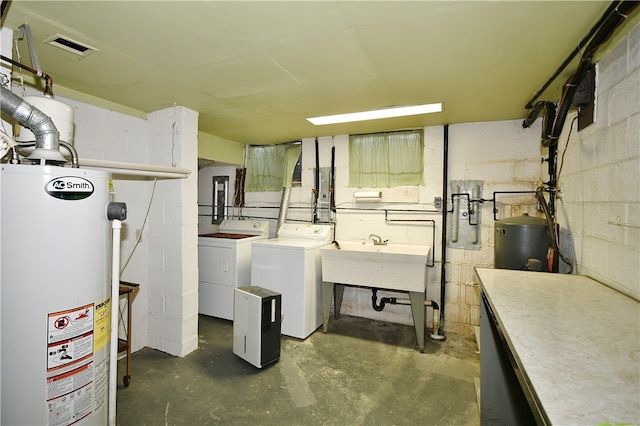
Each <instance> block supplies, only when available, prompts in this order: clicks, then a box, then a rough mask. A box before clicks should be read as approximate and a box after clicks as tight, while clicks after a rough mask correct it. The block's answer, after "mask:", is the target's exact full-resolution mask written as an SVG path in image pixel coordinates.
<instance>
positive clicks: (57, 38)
mask: <svg viewBox="0 0 640 426" xmlns="http://www.w3.org/2000/svg"><path fill="white" fill-rule="evenodd" d="M44 42H45V43H48V44H50V45H52V46H55V47H59V48H60V49H63V50H66V51H67V52H71V53H75V54H76V55H79V56H83V57H84V56H87V55H90V54H92V53H93V52H97V51H98V49H96V48H95V47H91V46H89V45H88V44H84V43H80V42H79V41H75V40H73V39H70V38H69V37H66V36H61V35H60V34H56V35H54V36H53V37H49V38H48V39H46V40H45V41H44Z"/></svg>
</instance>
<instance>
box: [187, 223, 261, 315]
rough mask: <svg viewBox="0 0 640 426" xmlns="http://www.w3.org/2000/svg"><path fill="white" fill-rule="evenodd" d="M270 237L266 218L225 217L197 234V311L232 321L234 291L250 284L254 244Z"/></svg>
mask: <svg viewBox="0 0 640 426" xmlns="http://www.w3.org/2000/svg"><path fill="white" fill-rule="evenodd" d="M266 238H269V222H268V221H266V220H237V219H234V220H228V219H227V220H223V221H222V222H221V223H220V227H219V228H218V232H216V233H214V234H204V235H199V236H198V281H199V285H198V312H199V313H201V314H204V315H210V316H213V317H218V318H223V319H227V320H233V291H234V289H235V288H236V287H244V286H248V285H250V284H251V243H252V242H254V241H257V240H262V239H266Z"/></svg>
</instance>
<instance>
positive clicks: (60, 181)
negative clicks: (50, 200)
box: [44, 176, 93, 200]
mask: <svg viewBox="0 0 640 426" xmlns="http://www.w3.org/2000/svg"><path fill="white" fill-rule="evenodd" d="M44 190H45V191H46V192H47V194H49V195H51V196H52V197H54V198H59V199H61V200H82V199H84V198H87V197H89V196H90V195H91V194H93V184H92V183H91V182H90V181H88V180H87V179H84V178H81V177H75V176H61V177H57V178H55V179H51V180H50V181H49V182H47V184H46V185H45V187H44Z"/></svg>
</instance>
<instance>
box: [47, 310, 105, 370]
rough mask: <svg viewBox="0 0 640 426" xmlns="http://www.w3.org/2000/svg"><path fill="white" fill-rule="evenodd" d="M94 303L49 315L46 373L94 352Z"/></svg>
mask: <svg viewBox="0 0 640 426" xmlns="http://www.w3.org/2000/svg"><path fill="white" fill-rule="evenodd" d="M93 314H94V310H93V303H92V304H90V305H85V306H81V307H79V308H76V309H71V310H68V311H63V312H55V313H52V314H49V326H48V328H47V351H48V353H47V372H50V371H51V370H55V369H59V368H61V367H64V366H66V365H67V364H74V363H78V362H80V361H82V360H83V359H86V358H87V357H90V356H91V355H93V326H94V322H93Z"/></svg>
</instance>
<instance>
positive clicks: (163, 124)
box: [14, 87, 198, 356]
mask: <svg viewBox="0 0 640 426" xmlns="http://www.w3.org/2000/svg"><path fill="white" fill-rule="evenodd" d="M54 90H55V87H54ZM14 91H15V92H16V93H18V91H19V89H17V88H16V89H15V90H14ZM54 93H55V91H54ZM27 94H29V95H34V94H36V95H37V94H40V93H39V92H38V91H36V90H33V89H31V88H27ZM55 98H56V99H57V100H59V101H61V102H65V103H67V104H69V105H70V106H72V107H73V109H74V114H75V126H74V145H75V147H76V149H77V151H78V153H79V156H80V159H81V161H80V164H81V166H82V159H98V160H107V161H120V162H128V163H142V164H154V165H160V166H176V167H180V168H188V169H190V170H192V171H193V173H192V174H191V176H190V177H189V178H187V179H180V180H170V179H159V180H158V181H157V182H156V183H155V184H154V181H153V180H151V179H147V178H142V177H126V176H119V175H116V176H114V189H115V194H114V195H113V196H112V199H113V200H114V201H121V202H125V203H126V204H127V220H125V221H124V222H123V224H122V225H123V227H122V245H121V262H122V267H123V268H124V267H125V263H127V260H128V259H129V258H130V261H129V262H128V263H127V264H126V268H125V269H124V271H123V273H122V275H121V279H122V280H124V281H130V282H134V283H138V284H140V291H139V294H138V296H137V297H136V299H135V302H134V305H133V327H132V336H131V340H132V349H133V350H134V351H135V350H138V349H140V348H142V347H145V346H149V347H152V348H155V349H160V350H163V351H166V352H168V353H170V354H173V355H178V356H184V355H186V354H187V353H189V352H191V351H192V350H194V349H196V348H197V311H198V301H197V276H198V271H197V268H198V265H197V237H196V236H197V225H198V219H197V172H196V171H197V128H198V119H197V113H195V112H194V111H191V110H188V109H186V108H183V107H173V108H170V109H167V110H163V111H158V112H155V113H152V114H150V115H149V117H148V119H147V120H144V119H140V118H136V117H131V116H128V115H125V114H121V113H118V112H114V111H111V110H108V109H105V108H101V107H96V106H93V105H90V104H87V103H85V102H79V101H75V100H73V99H69V98H65V97H63V96H58V95H56V96H55ZM154 185H155V191H153V189H154ZM152 196H153V201H152V203H151V210H150V211H149V217H148V218H147V223H146V226H145V227H144V229H143V223H144V222H145V216H146V213H147V211H148V208H149V203H150V201H151V200H152ZM138 233H141V240H140V243H139V244H138V245H136V244H135V242H136V238H137V235H138ZM134 248H135V249H134ZM120 334H121V335H122V330H121V331H120Z"/></svg>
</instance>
